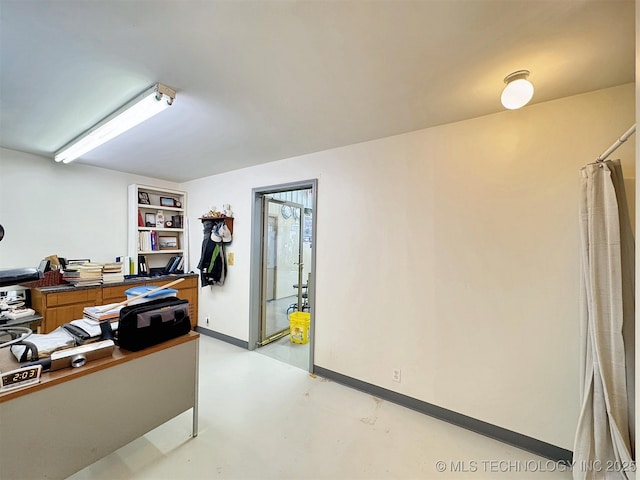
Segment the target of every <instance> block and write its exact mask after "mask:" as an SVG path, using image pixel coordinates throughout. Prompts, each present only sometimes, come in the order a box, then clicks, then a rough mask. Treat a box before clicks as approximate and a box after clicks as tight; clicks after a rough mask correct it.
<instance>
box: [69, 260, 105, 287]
mask: <svg viewBox="0 0 640 480" xmlns="http://www.w3.org/2000/svg"><path fill="white" fill-rule="evenodd" d="M62 279H63V280H64V281H66V282H69V283H70V284H72V285H74V286H76V287H88V286H93V285H100V284H101V283H102V264H101V263H93V262H86V263H83V264H80V265H70V266H68V267H67V268H66V269H65V270H64V273H63V275H62Z"/></svg>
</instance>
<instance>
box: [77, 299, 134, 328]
mask: <svg viewBox="0 0 640 480" xmlns="http://www.w3.org/2000/svg"><path fill="white" fill-rule="evenodd" d="M109 305H114V306H115V305H117V304H116V303H111V304H109ZM109 305H102V306H100V305H99V306H96V307H84V309H83V310H82V314H83V316H84V318H85V319H87V320H89V321H92V322H94V325H95V324H98V323H100V322H104V321H105V320H111V319H114V318H119V317H120V310H121V309H122V307H123V306H124V305H120V306H118V307H115V308H112V309H109V310H107V311H101V310H104V309H105V308H107V307H108V306H109Z"/></svg>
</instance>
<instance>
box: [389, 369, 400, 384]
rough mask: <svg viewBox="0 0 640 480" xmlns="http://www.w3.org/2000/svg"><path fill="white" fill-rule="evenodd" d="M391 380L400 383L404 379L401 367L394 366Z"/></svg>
mask: <svg viewBox="0 0 640 480" xmlns="http://www.w3.org/2000/svg"><path fill="white" fill-rule="evenodd" d="M391 380H393V381H394V382H398V383H400V381H401V380H402V370H401V369H399V368H394V369H393V373H392V374H391Z"/></svg>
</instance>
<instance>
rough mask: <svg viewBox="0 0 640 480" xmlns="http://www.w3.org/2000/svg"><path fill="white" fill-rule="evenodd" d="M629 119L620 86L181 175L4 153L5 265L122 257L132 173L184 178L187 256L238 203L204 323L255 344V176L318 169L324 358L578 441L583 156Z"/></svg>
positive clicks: (630, 102) (1, 258)
mask: <svg viewBox="0 0 640 480" xmlns="http://www.w3.org/2000/svg"><path fill="white" fill-rule="evenodd" d="M634 117H635V112H634V88H633V85H625V86H621V87H616V88H611V89H607V90H602V91H598V92H593V93H589V94H585V95H580V96H576V97H570V98H565V99H562V100H557V101H553V102H547V103H543V104H538V105H531V106H528V107H526V108H524V109H522V110H520V111H514V112H502V113H498V114H495V115H490V116H486V117H482V118H478V119H474V120H469V121H465V122H459V123H455V124H450V125H443V126H440V127H436V128H430V129H426V130H421V131H418V132H412V133H409V134H405V135H399V136H395V137H390V138H384V139H380V140H376V141H372V142H367V143H362V144H357V145H351V146H348V147H344V148H339V149H334V150H330V151H325V152H318V153H315V154H310V155H305V156H301V157H298V158H292V159H287V160H283V161H279V162H273V163H270V164H266V165H261V166H257V167H253V168H249V169H243V170H237V171H233V172H229V173H226V174H222V175H217V176H213V177H208V178H203V179H200V180H196V181H193V182H189V183H186V184H182V185H176V184H173V183H171V182H163V181H160V180H154V179H150V178H144V177H137V176H133V175H128V174H123V173H117V172H112V171H109V170H104V169H98V168H92V167H86V166H82V165H80V164H73V163H72V164H70V165H59V164H55V163H54V162H53V161H51V160H50V159H45V158H42V157H38V156H34V155H28V154H23V153H20V152H15V151H11V150H5V149H2V150H0V223H1V224H3V225H4V226H5V228H6V229H7V234H6V237H5V239H4V240H3V241H2V243H0V268H5V267H12V266H35V265H37V263H38V262H39V260H40V259H41V258H42V257H44V256H46V255H49V254H58V255H61V256H66V257H74V256H78V257H85V256H86V257H90V258H92V259H94V260H98V261H102V260H108V259H111V258H113V257H115V256H116V255H122V254H124V253H125V251H126V244H127V243H126V212H127V208H126V198H127V185H128V184H130V183H136V182H137V183H144V184H151V185H156V186H160V187H167V188H173V189H182V190H187V191H188V192H189V201H188V206H189V212H188V213H189V217H190V220H189V225H190V228H191V234H192V235H191V239H190V242H191V252H192V258H191V262H192V263H191V264H192V265H195V264H196V263H197V261H198V260H199V258H198V255H199V252H200V244H201V238H202V235H201V232H202V228H201V225H200V222H199V221H198V220H197V217H198V216H200V215H201V214H202V213H204V212H206V211H207V210H208V209H209V207H210V206H211V205H217V206H218V207H221V206H222V204H223V203H230V204H231V205H232V208H233V210H234V213H235V217H236V218H235V222H234V241H233V243H232V244H231V246H230V248H229V250H228V251H230V252H234V253H235V259H236V264H235V265H234V266H230V267H229V276H228V278H227V280H226V282H225V285H224V286H223V287H207V288H205V289H202V290H201V296H200V305H199V310H200V318H199V322H200V323H201V324H202V323H203V319H204V316H205V315H209V316H210V324H209V325H208V328H212V329H214V330H216V331H218V332H221V333H224V334H227V335H231V336H233V337H236V338H239V339H243V340H247V339H248V330H249V325H248V317H249V304H248V302H249V274H250V272H249V252H250V232H251V225H250V220H249V219H250V214H251V211H250V210H251V189H252V188H254V187H261V186H268V185H274V184H279V183H287V182H292V181H301V180H308V179H311V178H318V181H319V186H318V209H317V212H314V213H315V214H317V222H318V223H317V245H316V248H317V262H318V265H317V290H316V294H317V304H316V314H317V315H316V318H315V319H314V321H315V324H316V326H315V348H316V350H315V362H316V364H317V365H319V366H322V367H324V368H327V369H330V370H334V371H336V372H340V373H343V374H345V375H348V376H351V377H354V378H357V379H360V380H363V381H366V382H370V383H373V384H375V385H379V386H382V387H385V388H388V389H391V390H395V391H398V392H400V393H403V394H406V395H410V396H412V397H415V398H418V399H420V400H424V401H427V402H430V403H433V404H436V405H440V406H443V407H445V408H448V409H451V410H454V411H457V412H460V413H463V414H467V415H470V416H472V417H475V418H479V419H481V420H484V421H487V422H490V423H494V424H497V425H500V426H502V427H505V428H508V429H511V430H515V431H517V432H520V433H523V434H525V435H529V436H532V437H535V438H538V439H540V440H544V441H547V442H550V443H552V444H555V445H558V446H561V447H564V448H568V449H571V448H572V445H573V434H574V430H575V425H576V421H577V414H578V404H579V393H578V357H579V348H578V329H579V327H578V325H579V322H578V307H579V295H578V290H579V288H578V287H579V259H578V253H577V252H578V240H579V238H578V233H577V203H578V187H579V182H578V170H579V168H580V167H581V166H583V165H584V164H585V163H588V162H590V161H593V160H594V159H595V157H596V156H597V155H598V154H600V153H601V152H602V151H604V149H606V148H607V147H608V146H609V145H611V143H612V142H613V141H614V140H615V139H616V138H617V137H618V136H619V135H620V134H621V133H623V132H624V131H626V130H627V128H628V127H629V126H630V125H631V124H633V123H634ZM634 142H635V138H634V137H632V139H631V140H630V141H629V142H628V143H627V144H625V145H624V146H623V147H621V148H620V149H619V150H618V151H617V154H616V156H619V157H620V158H622V159H623V160H624V162H623V168H624V173H625V176H626V177H628V178H633V177H635V165H634V162H633V157H634V149H635V143H634ZM212 161H215V159H212ZM627 185H630V183H629V182H627ZM393 368H402V383H401V384H397V383H394V382H392V381H391V372H392V369H393Z"/></svg>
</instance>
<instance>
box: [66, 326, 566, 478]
mask: <svg viewBox="0 0 640 480" xmlns="http://www.w3.org/2000/svg"><path fill="white" fill-rule="evenodd" d="M199 398H200V404H199V405H200V415H199V419H200V429H199V435H198V437H196V438H191V437H190V433H191V412H186V413H184V414H182V415H180V416H178V417H176V418H175V419H173V420H171V421H169V422H167V423H166V424H164V425H162V426H160V427H158V428H156V429H155V430H153V431H151V432H150V433H148V434H147V435H145V436H143V437H141V438H139V439H137V440H135V441H133V442H131V443H130V444H128V445H126V446H124V447H123V448H121V449H119V450H117V451H116V452H114V453H113V454H111V455H109V456H107V457H105V458H103V459H101V460H99V461H98V462H96V463H94V464H93V465H90V466H89V467H87V468H85V469H84V470H82V471H80V472H78V473H76V474H75V475H73V476H72V477H70V478H72V479H73V480H84V479H96V480H114V479H154V480H164V479H167V480H169V479H171V480H174V479H190V480H199V479H243V480H254V479H255V480H262V479H274V480H275V479H300V480H304V479H309V480H312V479H339V480H349V479H439V480H458V479H473V480H484V479H504V480H511V479H551V478H553V479H570V478H571V473H570V472H569V471H567V470H566V468H564V467H562V466H558V465H557V464H555V463H554V462H551V461H549V460H546V459H543V458H541V457H537V456H535V455H532V454H529V453H527V452H525V451H522V450H520V449H518V448H515V447H511V446H509V445H505V444H503V443H500V442H498V441H495V440H492V439H489V438H486V437H483V436H481V435H478V434H475V433H473V432H470V431H467V430H464V429H462V428H458V427H455V426H453V425H450V424H447V423H445V422H442V421H440V420H436V419H434V418H431V417H428V416H426V415H423V414H420V413H417V412H415V411H413V410H409V409H406V408H404V407H401V406H398V405H395V404H393V403H390V402H387V401H383V400H380V399H379V398H376V397H373V396H371V395H368V394H366V393H362V392H359V391H357V390H354V389H351V388H348V387H345V386H342V385H339V384H337V383H334V382H331V381H328V380H326V379H323V378H321V377H316V376H314V375H311V374H309V373H308V372H306V371H305V370H303V369H300V368H298V367H295V366H292V365H289V364H287V363H284V362H282V361H279V360H274V359H272V358H270V357H268V356H266V355H262V354H259V353H257V352H255V351H254V352H250V351H247V350H244V349H241V348H238V347H235V346H232V345H230V344H227V343H224V342H222V341H219V340H216V339H213V338H210V337H205V336H201V337H200V395H199ZM148 408H153V399H149V405H148ZM112 414H113V419H114V428H118V423H117V422H118V415H117V412H112ZM88 427H89V426H88ZM96 434H97V435H99V432H96ZM439 462H442V463H439ZM441 470H442V472H441ZM532 470H534V471H532Z"/></svg>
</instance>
